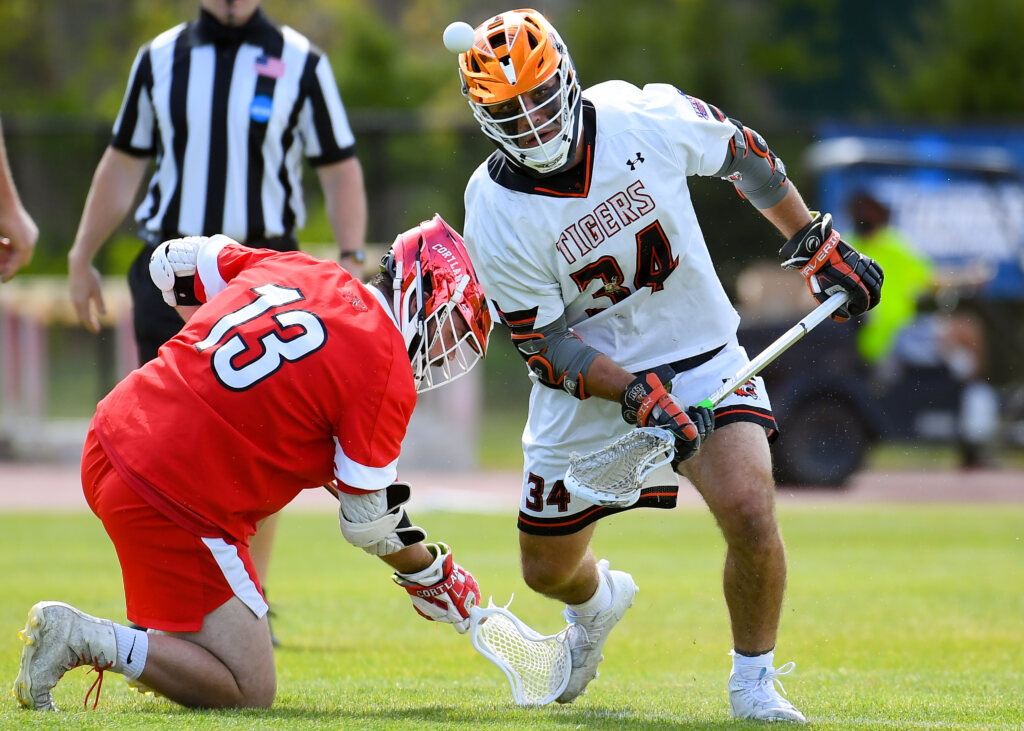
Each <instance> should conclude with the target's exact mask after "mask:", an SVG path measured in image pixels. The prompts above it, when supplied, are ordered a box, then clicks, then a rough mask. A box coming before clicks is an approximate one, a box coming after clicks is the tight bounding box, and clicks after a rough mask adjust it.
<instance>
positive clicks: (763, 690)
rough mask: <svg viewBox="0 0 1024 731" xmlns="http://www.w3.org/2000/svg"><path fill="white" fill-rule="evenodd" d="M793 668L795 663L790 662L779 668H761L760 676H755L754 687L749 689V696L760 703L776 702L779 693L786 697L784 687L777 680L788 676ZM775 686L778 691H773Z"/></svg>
mask: <svg viewBox="0 0 1024 731" xmlns="http://www.w3.org/2000/svg"><path fill="white" fill-rule="evenodd" d="M795 668H796V663H795V662H793V661H792V660H791V661H789V662H787V663H786V664H785V665H783V666H781V667H779V668H770V667H769V668H761V674H760V675H758V676H757V680H756V681H754V687H753V688H751V689H750V692H751V694H752V695H754V696H755V697H756V698H757V700H761V701H774V700H776V699H777V698H778V697H779V691H782V695H787V693H786V687H785V686H784V685H783V684H782V681H781V680H779V676H780V675H789V674H790V673H792V672H793V670H794V669H795ZM776 685H777V686H779V690H778V691H776V690H775V687H774V686H776ZM786 702H787V703H788V702H789V701H786Z"/></svg>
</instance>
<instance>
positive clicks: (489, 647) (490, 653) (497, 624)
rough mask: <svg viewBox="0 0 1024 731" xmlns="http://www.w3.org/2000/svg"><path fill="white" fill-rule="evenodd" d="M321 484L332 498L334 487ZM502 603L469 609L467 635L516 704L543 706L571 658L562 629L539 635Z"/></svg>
mask: <svg viewBox="0 0 1024 731" xmlns="http://www.w3.org/2000/svg"><path fill="white" fill-rule="evenodd" d="M323 488H324V489H325V490H327V492H329V493H331V495H333V496H334V497H335V498H336V499H337V498H338V490H337V488H335V487H334V485H331V484H327V485H324V486H323ZM511 603H512V600H511V599H509V602H508V604H506V605H505V606H504V607H498V606H495V605H494V600H493V599H489V600H488V603H487V606H486V607H481V606H474V607H471V608H470V610H469V621H470V630H469V637H470V641H471V642H472V643H473V647H474V648H475V649H476V651H477V652H479V653H480V654H481V655H483V656H484V657H486V658H487V659H488V660H490V661H491V662H492V663H494V664H495V665H497V666H498V667H499V668H501V671H502V672H503V673H505V677H506V678H508V682H509V684H510V685H511V686H512V699H513V700H514V701H515V703H516V705H520V706H543V705H546V704H548V703H550V702H551V701H553V700H555V699H556V698H557V697H558V696H560V695H561V694H562V691H563V690H565V686H567V685H568V684H569V675H570V673H571V672H572V658H571V657H570V655H569V645H568V642H567V641H566V639H565V631H564V630H563V631H561V632H559V633H558V634H554V635H541V634H539V633H538V632H536V631H535V630H534V629H532V628H531V627H530V626H528V625H527V624H525V623H524V622H523V621H522V620H520V619H519V617H517V616H516V615H514V614H513V613H512V612H510V611H509V609H508V606H509V604H511Z"/></svg>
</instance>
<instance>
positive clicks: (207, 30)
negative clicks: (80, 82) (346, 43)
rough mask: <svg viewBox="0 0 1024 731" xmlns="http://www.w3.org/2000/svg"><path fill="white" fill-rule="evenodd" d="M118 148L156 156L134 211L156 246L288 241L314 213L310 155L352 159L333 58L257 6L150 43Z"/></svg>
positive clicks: (318, 159)
mask: <svg viewBox="0 0 1024 731" xmlns="http://www.w3.org/2000/svg"><path fill="white" fill-rule="evenodd" d="M232 31H238V33H237V34H236V35H237V37H230V38H224V37H223V36H225V35H227V34H229V33H231V32H232ZM110 144H111V146H112V147H114V148H116V149H118V150H121V151H122V152H126V153H128V154H130V155H134V156H146V157H148V156H153V155H155V156H156V158H157V169H156V173H155V174H154V175H153V179H152V181H151V182H150V184H149V190H148V192H147V195H146V197H145V199H144V200H143V202H142V204H141V205H140V206H139V208H138V210H137V211H136V215H135V218H136V220H137V221H139V223H140V224H141V227H142V229H143V232H144V233H145V232H148V233H149V235H150V237H151V238H153V239H154V240H156V241H163V240H165V239H169V238H174V237H177V236H200V235H207V236H209V235H213V234H217V233H223V234H227V235H228V236H231V237H232V238H234V239H236V240H238V241H247V240H253V239H264V238H272V237H276V236H286V235H292V234H293V233H294V231H295V230H296V229H297V228H301V227H302V225H303V223H304V221H305V216H306V211H305V206H304V203H303V199H302V156H303V155H305V156H306V157H307V158H308V159H309V161H310V163H311V164H312V165H323V164H327V163H332V162H339V161H341V160H344V159H347V158H349V157H351V156H353V155H354V154H355V139H354V137H353V135H352V130H351V129H350V127H349V122H348V118H347V116H346V114H345V108H344V106H343V105H342V102H341V97H340V96H339V94H338V89H337V85H336V84H335V81H334V76H333V74H332V72H331V66H330V64H329V63H328V60H327V57H326V56H325V55H323V54H322V53H321V52H320V51H319V50H317V49H316V48H315V47H313V46H312V45H310V42H309V40H308V39H307V38H306V37H305V36H303V35H301V34H300V33H298V32H297V31H295V30H293V29H291V28H289V27H287V26H284V27H278V26H276V25H274V24H273V23H271V22H270V21H269V20H268V19H267V17H266V16H265V15H264V14H263V12H262V10H259V9H257V11H256V13H255V15H253V17H252V18H251V19H250V20H249V22H248V23H246V24H245V25H244V26H242V27H241V28H238V29H235V28H231V29H226V28H224V26H221V25H220V24H219V23H217V22H216V20H215V19H214V18H213V16H212V15H210V14H209V13H207V12H206V11H201V13H200V16H199V19H198V20H195V21H190V22H188V23H183V24H181V25H179V26H177V27H175V28H172V29H170V30H168V31H166V32H164V33H161V34H160V35H159V36H157V37H156V38H155V39H153V40H152V41H151V42H150V43H147V44H146V45H145V46H143V47H142V48H141V49H140V50H139V53H138V55H137V56H136V58H135V63H134V65H133V66H132V71H131V77H130V79H129V81H128V89H127V91H126V93H125V97H124V101H123V103H122V106H121V111H120V114H119V115H118V117H117V121H116V122H115V124H114V131H113V138H112V140H111V143H110Z"/></svg>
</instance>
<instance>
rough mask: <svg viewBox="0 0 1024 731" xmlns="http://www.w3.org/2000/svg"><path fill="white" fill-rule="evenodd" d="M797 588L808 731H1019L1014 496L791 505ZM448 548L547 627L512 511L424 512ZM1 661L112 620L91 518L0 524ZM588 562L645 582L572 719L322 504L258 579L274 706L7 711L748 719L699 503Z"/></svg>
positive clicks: (325, 719) (798, 695)
mask: <svg viewBox="0 0 1024 731" xmlns="http://www.w3.org/2000/svg"><path fill="white" fill-rule="evenodd" d="M780 517H781V521H782V524H783V530H784V534H785V536H786V540H787V544H788V547H789V552H790V576H789V590H788V597H787V602H786V606H785V614H784V618H783V627H782V634H781V642H780V644H779V647H778V654H777V657H778V661H779V663H780V664H781V663H782V662H786V661H789V660H794V661H796V663H797V669H796V672H795V673H794V674H793V675H791V676H789V677H788V678H787V679H786V680H785V683H786V689H787V690H788V691H789V697H790V699H791V700H792V701H793V702H794V703H795V704H796V705H797V707H799V708H800V709H801V710H802V711H803V712H804V713H805V714H806V715H807V716H808V718H809V719H810V720H811V721H812V722H813V723H814V725H815V727H817V728H822V729H849V728H854V729H872V728H882V729H904V728H907V729H913V728H927V729H931V728H943V729H945V728H954V729H1020V728H1024V690H1022V689H1024V505H999V506H969V505H956V506H891V505H874V506H869V505H854V506H851V505H844V506H835V505H834V504H832V505H827V506H826V505H824V504H822V505H815V504H807V505H804V506H799V507H798V506H792V505H789V506H784V508H783V509H782V511H781V516H780ZM417 518H418V520H419V522H421V523H422V524H423V525H424V526H425V527H427V528H428V530H429V532H430V534H431V537H432V538H436V539H444V540H447V541H449V542H451V543H452V544H453V545H454V546H455V550H456V557H457V559H458V560H459V561H460V562H462V563H464V564H465V565H466V566H467V567H469V568H470V569H471V570H472V571H473V572H474V574H475V575H476V577H477V578H478V579H479V581H480V584H481V587H482V589H483V592H484V597H485V599H486V597H487V595H488V594H489V593H492V594H493V595H494V597H495V600H496V601H501V602H504V601H507V599H508V597H509V595H510V594H511V593H513V592H514V593H515V596H516V598H515V602H514V603H513V605H512V608H513V609H514V610H515V611H516V612H517V613H518V614H519V615H520V617H522V618H523V619H524V620H526V621H527V622H529V623H531V624H532V625H533V626H534V627H536V628H537V629H539V630H542V631H546V632H553V631H556V630H557V629H560V628H561V626H562V621H561V618H560V616H559V610H560V609H561V607H559V606H556V605H555V604H554V603H552V602H549V601H547V600H544V599H541V598H540V597H538V596H536V595H534V594H533V593H532V592H530V591H529V590H528V589H526V587H525V586H524V585H523V583H522V580H521V579H520V578H519V573H518V560H517V554H516V549H515V546H516V531H515V527H514V522H513V521H512V519H511V516H491V515H487V516H479V515H466V514H453V513H429V514H424V515H419V516H417ZM0 549H2V551H0V555H2V556H3V567H4V568H3V584H4V590H3V593H2V595H0V628H2V637H4V640H3V641H2V642H0V668H3V670H2V673H0V676H2V680H3V683H4V684H5V686H7V687H9V686H10V684H11V683H12V682H13V680H14V677H15V675H16V674H17V668H18V658H19V655H20V652H21V643H20V642H19V641H18V639H17V632H18V630H19V629H20V628H21V627H22V626H23V624H24V621H25V613H26V611H27V610H28V608H29V606H31V605H32V604H33V603H34V602H36V601H38V600H40V599H60V600H63V601H68V602H71V603H72V604H75V605H77V606H78V607H80V608H82V609H84V610H86V611H88V612H91V613H94V614H99V615H105V616H109V617H111V618H113V619H115V620H118V619H120V620H123V618H124V614H123V605H122V595H121V585H120V574H119V572H118V569H117V562H116V558H115V555H114V551H113V549H112V547H111V546H110V544H109V542H108V540H107V538H106V535H105V534H104V532H103V530H102V527H101V526H100V524H99V522H98V521H97V520H95V519H94V518H92V516H91V515H85V514H77V513H63V514H62V513H55V514H52V515H45V516H44V515H3V516H0ZM595 550H596V552H597V553H598V555H600V556H605V557H608V558H609V559H610V560H611V561H612V566H613V567H619V568H623V569H626V570H629V571H630V572H632V573H633V575H634V576H635V578H636V580H637V583H638V584H639V586H640V593H639V595H638V596H637V602H636V604H635V605H634V607H633V609H632V610H630V612H629V613H628V614H627V615H626V618H625V620H624V621H623V623H622V624H620V625H619V626H618V627H617V628H616V630H615V632H614V634H612V636H611V639H610V640H609V643H608V646H607V647H606V650H605V654H606V657H607V659H606V660H605V662H604V663H603V664H602V666H601V677H600V678H599V679H598V680H597V681H595V683H594V684H592V685H591V688H590V691H589V693H588V694H587V695H586V696H584V697H583V698H581V699H580V700H579V701H577V702H576V703H575V704H573V705H571V706H567V707H556V706H549V707H545V708H541V709H517V708H515V707H514V706H513V705H512V703H511V700H510V695H509V692H508V687H507V683H506V681H505V678H504V676H502V675H501V673H500V672H499V671H498V670H497V669H496V668H495V667H494V666H492V665H491V664H490V663H489V662H487V661H486V660H485V659H483V658H482V657H480V656H479V655H477V654H476V653H475V652H474V650H473V649H472V646H471V645H470V643H469V639H468V637H465V636H459V635H457V634H456V633H455V632H454V631H452V630H451V628H450V627H447V626H442V625H434V624H428V623H427V622H425V621H423V620H421V619H420V618H419V617H417V616H416V615H415V614H414V613H413V611H412V608H411V606H409V603H408V600H407V599H406V597H405V596H404V594H403V593H402V592H401V591H400V590H399V589H397V588H396V587H395V586H394V585H393V584H392V583H391V581H390V580H389V577H388V571H387V568H386V566H384V565H383V564H381V563H379V562H378V561H377V560H376V559H373V558H370V557H368V556H366V555H364V554H363V553H362V552H360V551H357V550H355V549H352V548H350V547H348V546H347V545H346V544H345V543H344V542H343V540H342V538H341V535H340V534H339V532H338V529H337V523H336V520H335V517H334V515H333V513H332V512H331V511H330V510H327V511H326V512H325V513H324V514H323V515H312V514H308V513H288V512H286V513H285V516H284V519H283V520H282V522H281V527H280V532H279V535H278V544H277V551H276V554H275V557H274V564H273V565H272V567H271V576H270V581H269V585H270V587H271V599H272V602H273V603H274V605H275V608H276V611H277V618H276V620H275V630H276V632H277V634H278V636H279V637H280V639H281V641H282V643H283V647H282V648H281V649H279V650H278V651H277V666H278V673H279V690H278V697H277V701H276V703H275V706H274V708H273V709H272V710H270V711H268V712H192V711H185V710H182V709H180V708H178V707H176V706H174V705H172V704H170V703H169V702H167V701H165V700H160V699H153V698H147V697H142V696H139V695H137V694H135V693H132V692H129V691H128V690H127V687H126V685H125V683H124V681H123V680H122V679H121V678H120V677H119V676H116V675H113V674H109V675H108V676H107V677H106V681H105V683H104V687H103V694H102V698H101V700H100V706H99V709H98V710H97V711H84V710H82V699H83V698H84V696H85V692H86V690H87V688H88V686H89V685H90V684H91V682H92V679H93V677H94V676H93V675H88V674H87V673H86V672H85V670H84V669H76V670H74V671H72V672H70V673H68V675H66V676H65V678H64V679H63V681H62V682H61V683H60V685H58V687H57V689H56V692H55V696H56V699H57V704H58V706H60V707H61V708H62V709H64V710H63V711H62V712H61V713H59V714H37V713H31V712H28V711H23V710H21V709H20V708H19V707H18V706H17V703H16V702H15V701H14V699H13V698H11V697H9V696H5V697H6V698H7V700H6V701H5V702H3V703H2V704H0V729H10V728H22V727H25V728H27V727H29V726H31V727H33V728H75V729H80V728H111V727H113V728H159V729H181V728H185V727H188V728H190V729H231V728H288V729H297V728H303V729H304V728H325V729H326V728H332V729H333V728H346V729H347V728H354V729H372V728H382V729H384V728H388V729H390V728H406V729H423V728H444V729H482V728H507V729H518V728H525V727H530V728H534V729H559V730H563V731H564V730H565V729H572V728H624V729H669V728H746V727H748V725H747V724H741V723H736V722H733V721H731V720H730V718H729V713H728V703H727V700H726V695H725V683H726V678H727V674H728V670H729V663H730V658H729V657H728V655H727V652H728V650H729V648H730V641H729V635H728V630H727V617H726V611H725V607H724V601H723V599H722V597H721V591H720V584H721V571H720V569H721V563H722V554H723V546H722V542H721V539H720V537H719V535H718V533H717V530H716V528H715V527H714V525H713V523H712V520H711V518H710V517H709V515H708V514H707V513H706V512H705V511H703V510H699V509H679V510H676V511H671V512H661V511H641V512H638V513H636V514H633V515H630V514H626V515H622V516H619V517H617V518H615V519H613V520H607V521H604V524H603V525H602V526H601V527H600V528H599V530H598V534H597V538H596V541H595Z"/></svg>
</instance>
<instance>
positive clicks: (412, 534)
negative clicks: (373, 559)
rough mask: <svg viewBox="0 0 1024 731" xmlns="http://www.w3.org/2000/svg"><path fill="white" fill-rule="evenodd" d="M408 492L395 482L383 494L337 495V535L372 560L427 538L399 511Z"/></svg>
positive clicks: (407, 497)
mask: <svg viewBox="0 0 1024 731" xmlns="http://www.w3.org/2000/svg"><path fill="white" fill-rule="evenodd" d="M411 495H412V489H411V488H410V487H409V484H408V483H406V482H396V483H394V484H392V485H389V486H388V487H386V488H385V489H383V490H376V491H374V492H367V493H361V494H358V495H350V494H348V493H344V492H341V491H339V492H338V522H339V524H340V525H341V534H342V535H343V536H345V540H346V541H348V542H349V543H351V544H352V545H353V546H358V547H359V548H362V549H363V550H364V551H366V552H367V553H369V554H371V555H373V556H387V555H388V554H391V553H395V552H396V551H400V550H402V549H403V548H406V547H407V546H411V545H413V544H414V543H419V542H420V541H422V540H424V539H425V538H426V537H427V533H426V531H424V530H423V529H422V528H420V527H419V526H417V525H413V524H412V522H411V521H410V520H409V516H408V514H407V513H406V512H405V508H404V507H403V506H404V505H405V503H407V502H409V498H410V496H411Z"/></svg>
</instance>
